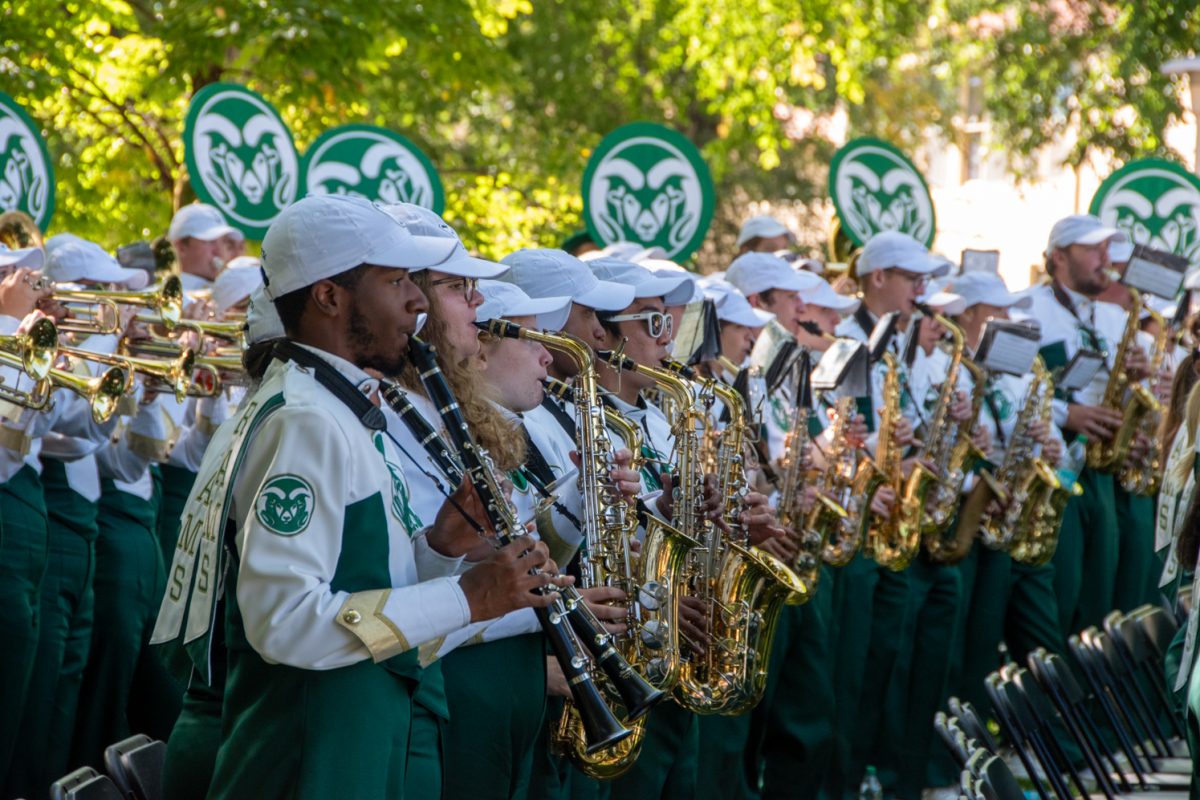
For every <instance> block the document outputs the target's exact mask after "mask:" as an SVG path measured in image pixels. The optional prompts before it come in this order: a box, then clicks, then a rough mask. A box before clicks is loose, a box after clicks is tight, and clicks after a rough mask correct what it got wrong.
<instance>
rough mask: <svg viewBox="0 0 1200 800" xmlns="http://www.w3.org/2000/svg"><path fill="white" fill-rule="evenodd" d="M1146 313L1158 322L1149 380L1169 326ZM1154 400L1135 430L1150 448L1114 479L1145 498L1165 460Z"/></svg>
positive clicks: (1156, 483) (1153, 379) (1164, 349)
mask: <svg viewBox="0 0 1200 800" xmlns="http://www.w3.org/2000/svg"><path fill="white" fill-rule="evenodd" d="M1146 311H1147V313H1149V314H1150V317H1151V319H1153V320H1154V321H1155V322H1156V323H1157V324H1158V334H1157V335H1156V336H1155V337H1154V355H1152V356H1151V358H1150V380H1151V382H1152V383H1153V382H1156V381H1157V380H1158V373H1159V372H1160V371H1161V370H1162V364H1163V359H1164V358H1166V355H1167V342H1168V340H1169V339H1170V335H1171V329H1170V326H1169V325H1168V324H1167V321H1166V320H1165V319H1164V318H1163V315H1162V314H1160V313H1158V312H1157V311H1155V310H1154V309H1152V308H1150V307H1149V306H1147V307H1146ZM1155 400H1156V402H1155V404H1154V407H1153V408H1151V409H1150V410H1149V411H1148V412H1147V413H1146V416H1144V417H1143V418H1142V424H1141V426H1140V428H1139V429H1138V431H1139V433H1141V434H1142V435H1143V436H1145V437H1146V439H1147V440H1148V441H1149V442H1150V447H1149V449H1148V450H1147V451H1146V453H1145V455H1143V456H1142V457H1141V458H1140V459H1138V460H1137V461H1136V462H1135V461H1132V460H1130V461H1126V462H1125V463H1124V464H1123V465H1122V466H1121V471H1120V473H1119V474H1118V475H1117V479H1118V480H1119V481H1120V482H1121V488H1122V489H1124V490H1125V491H1127V492H1129V493H1130V494H1136V495H1141V496H1143V497H1149V496H1151V495H1154V494H1157V493H1158V486H1159V484H1160V483H1162V472H1163V466H1164V463H1165V460H1164V458H1163V441H1162V437H1161V436H1159V435H1158V428H1159V424H1160V422H1161V421H1162V413H1163V410H1162V404H1161V403H1159V402H1157V398H1155Z"/></svg>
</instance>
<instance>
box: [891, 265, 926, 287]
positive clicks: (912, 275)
mask: <svg viewBox="0 0 1200 800" xmlns="http://www.w3.org/2000/svg"><path fill="white" fill-rule="evenodd" d="M891 272H892V274H893V275H895V276H896V277H897V278H903V279H904V280H906V281H908V282H909V283H912V284H915V285H916V286H917V287H924V286H925V285H926V284H927V283H929V276H928V275H920V274H918V273H916V272H909V271H908V270H906V269H893V270H892V271H891Z"/></svg>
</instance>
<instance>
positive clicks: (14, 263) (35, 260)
mask: <svg viewBox="0 0 1200 800" xmlns="http://www.w3.org/2000/svg"><path fill="white" fill-rule="evenodd" d="M45 263H46V253H45V251H43V250H42V249H41V248H40V247H25V248H22V249H20V250H0V267H17V268H20V267H27V268H29V269H34V270H37V269H41V268H42V265H43V264H45Z"/></svg>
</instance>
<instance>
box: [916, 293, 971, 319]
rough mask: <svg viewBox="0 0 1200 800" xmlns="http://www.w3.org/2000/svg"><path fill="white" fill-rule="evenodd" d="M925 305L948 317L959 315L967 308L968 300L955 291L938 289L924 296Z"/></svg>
mask: <svg viewBox="0 0 1200 800" xmlns="http://www.w3.org/2000/svg"><path fill="white" fill-rule="evenodd" d="M923 302H924V303H925V305H927V306H929V307H930V308H932V309H933V310H934V311H937V312H939V313H941V314H945V315H946V316H948V317H957V316H958V315H959V314H961V313H963V312H964V311H966V310H967V308H968V306H967V301H966V300H964V299H963V297H962V296H961V295H957V294H955V293H954V292H947V291H944V290H943V291H938V292H934V293H933V294H931V295H929V296H928V297H926V298H924V301H923Z"/></svg>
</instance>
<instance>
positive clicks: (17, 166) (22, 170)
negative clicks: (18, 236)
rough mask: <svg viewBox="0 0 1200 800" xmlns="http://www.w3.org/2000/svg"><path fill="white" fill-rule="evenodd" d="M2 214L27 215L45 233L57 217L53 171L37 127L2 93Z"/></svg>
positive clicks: (0, 187)
mask: <svg viewBox="0 0 1200 800" xmlns="http://www.w3.org/2000/svg"><path fill="white" fill-rule="evenodd" d="M0 211H24V212H25V213H26V214H28V215H29V216H31V217H33V221H34V222H36V223H37V224H38V227H39V228H41V229H42V230H43V231H44V230H46V226H47V225H49V224H50V218H51V217H52V216H54V167H53V165H52V164H51V162H50V151H48V150H47V149H46V142H45V141H44V140H43V139H42V135H41V133H39V132H38V126H37V123H36V122H34V121H33V119H32V118H31V117H30V116H29V115H28V114H26V113H25V109H23V108H21V106H20V105H19V104H18V103H17V101H16V100H13V99H12V98H11V97H9V96H8V95H6V94H4V93H3V92H0Z"/></svg>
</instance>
